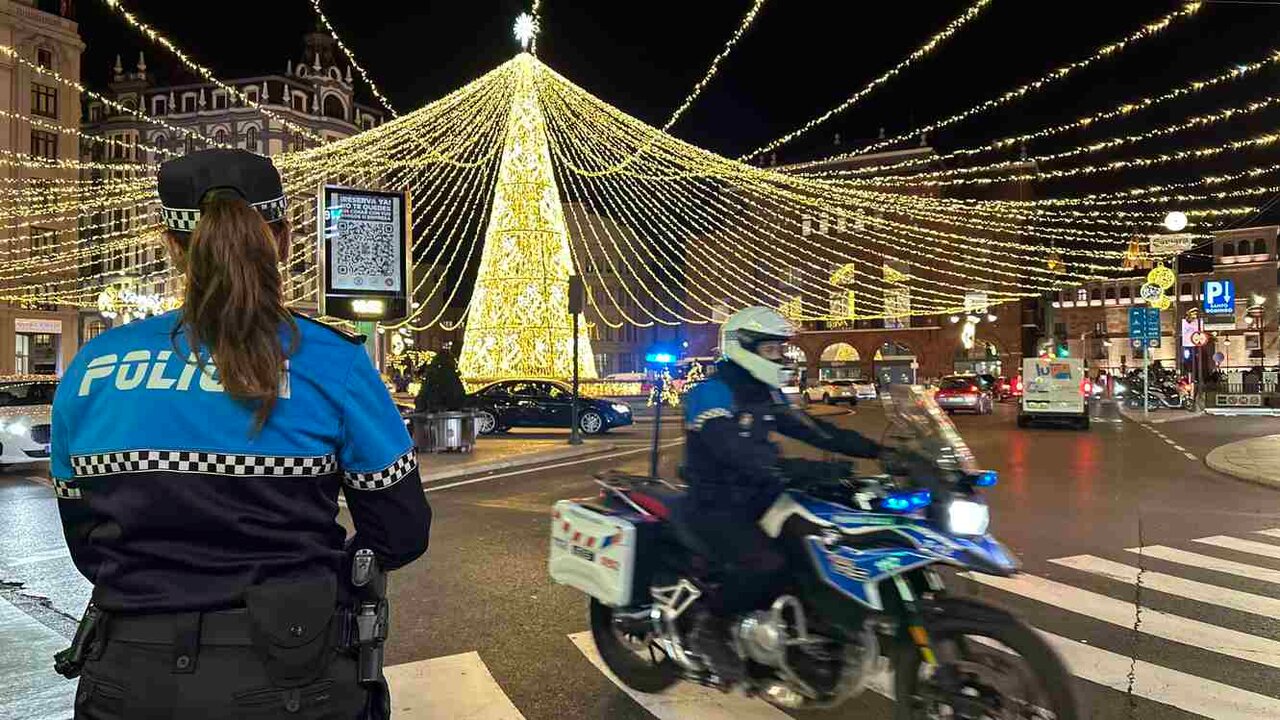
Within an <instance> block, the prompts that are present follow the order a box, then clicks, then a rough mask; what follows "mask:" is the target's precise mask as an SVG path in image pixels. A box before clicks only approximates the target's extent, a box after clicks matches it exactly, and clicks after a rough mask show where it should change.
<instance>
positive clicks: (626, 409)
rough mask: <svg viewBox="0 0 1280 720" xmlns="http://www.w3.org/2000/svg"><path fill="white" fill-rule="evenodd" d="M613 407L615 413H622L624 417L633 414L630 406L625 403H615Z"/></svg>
mask: <svg viewBox="0 0 1280 720" xmlns="http://www.w3.org/2000/svg"><path fill="white" fill-rule="evenodd" d="M612 407H613V411H614V412H617V413H622V414H623V415H630V414H631V406H630V405H624V404H623V403H614V404H613V405H612Z"/></svg>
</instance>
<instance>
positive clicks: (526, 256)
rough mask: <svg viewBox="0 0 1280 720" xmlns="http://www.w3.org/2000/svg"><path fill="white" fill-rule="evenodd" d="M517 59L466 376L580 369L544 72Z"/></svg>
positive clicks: (587, 347)
mask: <svg viewBox="0 0 1280 720" xmlns="http://www.w3.org/2000/svg"><path fill="white" fill-rule="evenodd" d="M516 63H517V67H516V70H515V83H516V88H515V92H514V95H513V98H512V103H511V113H510V116H509V118H508V120H507V130H506V136H505V139H504V142H503V147H502V158H501V161H500V165H499V167H498V180H497V184H496V187H495V190H494V198H493V210H492V212H491V213H490V215H489V225H488V227H487V228H486V229H485V234H484V253H483V255H482V256H481V258H480V269H479V273H478V275H477V276H476V287H475V292H474V295H473V296H472V300H471V309H470V311H469V314H468V317H467V328H466V335H465V340H464V342H463V345H462V358H461V359H460V361H459V363H458V367H459V370H460V371H461V373H462V376H463V377H464V378H466V379H468V380H493V379H499V378H509V377H546V378H568V377H570V376H571V375H572V374H573V324H572V323H573V319H572V317H571V316H570V314H569V275H570V274H571V273H572V272H573V259H572V256H571V255H570V252H569V231H568V229H567V227H566V226H565V219H564V211H563V209H562V207H561V204H560V191H559V188H557V186H556V181H555V175H554V174H553V172H552V168H551V150H550V147H549V145H548V142H547V130H546V125H545V121H544V119H543V116H542V109H541V108H540V107H539V105H538V97H537V73H539V72H541V71H542V68H541V66H540V65H539V64H538V62H537V61H536V60H535V59H534V58H533V56H532V55H529V54H527V53H526V54H523V55H521V56H520V57H518V58H517V59H516ZM580 328H581V329H580V332H579V343H580V344H579V350H578V352H579V363H578V369H579V373H580V376H581V377H583V378H595V377H596V368H595V358H594V356H593V355H592V354H591V343H590V341H589V339H588V338H587V335H586V323H580Z"/></svg>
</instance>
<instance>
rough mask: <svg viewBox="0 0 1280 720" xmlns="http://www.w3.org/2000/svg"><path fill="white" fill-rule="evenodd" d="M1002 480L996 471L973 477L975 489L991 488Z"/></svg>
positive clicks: (981, 473) (986, 471) (983, 472)
mask: <svg viewBox="0 0 1280 720" xmlns="http://www.w3.org/2000/svg"><path fill="white" fill-rule="evenodd" d="M999 480H1000V476H999V475H997V474H996V471H995V470H984V471H982V472H980V473H978V474H977V475H974V476H973V485H974V487H991V486H992V485H995V484H996V482H998V481H999Z"/></svg>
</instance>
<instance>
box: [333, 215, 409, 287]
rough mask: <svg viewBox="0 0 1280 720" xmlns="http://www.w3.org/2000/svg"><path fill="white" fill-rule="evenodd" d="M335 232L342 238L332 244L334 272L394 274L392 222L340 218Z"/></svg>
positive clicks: (393, 232)
mask: <svg viewBox="0 0 1280 720" xmlns="http://www.w3.org/2000/svg"><path fill="white" fill-rule="evenodd" d="M338 235H339V237H341V238H343V242H341V243H338V244H337V247H336V248H335V250H336V251H337V257H335V258H334V270H335V271H336V272H337V274H338V275H375V276H378V277H390V276H392V275H393V274H394V268H395V260H396V259H395V242H396V237H395V226H394V225H391V224H388V223H367V222H360V221H351V220H341V221H339V222H338Z"/></svg>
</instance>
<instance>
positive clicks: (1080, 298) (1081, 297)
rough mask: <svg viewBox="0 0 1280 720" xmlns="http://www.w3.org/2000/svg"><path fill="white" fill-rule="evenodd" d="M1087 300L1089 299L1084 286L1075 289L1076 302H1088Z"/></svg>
mask: <svg viewBox="0 0 1280 720" xmlns="http://www.w3.org/2000/svg"><path fill="white" fill-rule="evenodd" d="M1088 301H1089V291H1088V290H1085V289H1084V288H1080V289H1079V290H1076V302H1088Z"/></svg>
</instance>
